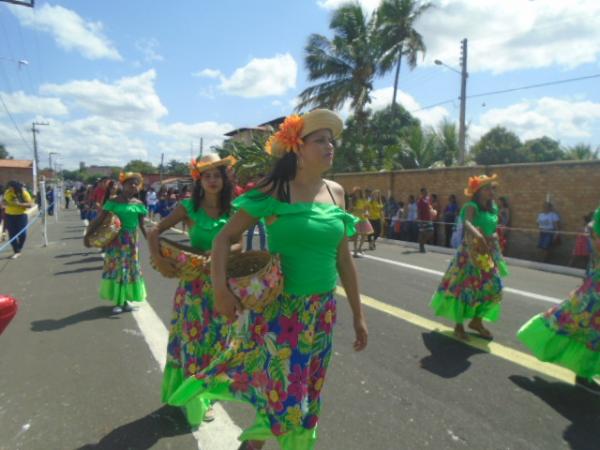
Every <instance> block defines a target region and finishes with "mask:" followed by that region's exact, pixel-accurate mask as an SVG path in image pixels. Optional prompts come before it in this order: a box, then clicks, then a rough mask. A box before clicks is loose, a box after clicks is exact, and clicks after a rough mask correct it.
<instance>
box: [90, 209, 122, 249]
mask: <svg viewBox="0 0 600 450" xmlns="http://www.w3.org/2000/svg"><path fill="white" fill-rule="evenodd" d="M105 214H106V215H105V216H104V219H102V222H101V223H100V225H98V227H97V228H96V230H94V232H93V233H88V234H86V238H87V240H88V242H89V244H90V245H91V246H92V247H98V248H104V247H106V246H107V245H108V244H110V243H111V242H112V241H113V240H114V239H115V238H116V237H117V235H118V234H119V231H121V219H119V216H117V215H116V214H114V213H112V212H108V211H106V212H105Z"/></svg>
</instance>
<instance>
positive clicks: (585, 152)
mask: <svg viewBox="0 0 600 450" xmlns="http://www.w3.org/2000/svg"><path fill="white" fill-rule="evenodd" d="M598 153H600V147H598V148H597V149H596V150H592V147H591V146H590V145H588V144H577V145H575V146H573V147H569V149H568V150H567V151H566V153H565V159H576V160H579V161H589V160H592V159H598Z"/></svg>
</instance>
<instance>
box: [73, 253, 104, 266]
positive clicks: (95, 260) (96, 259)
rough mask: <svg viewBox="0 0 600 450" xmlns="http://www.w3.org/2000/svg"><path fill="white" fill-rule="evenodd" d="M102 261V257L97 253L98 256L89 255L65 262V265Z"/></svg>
mask: <svg viewBox="0 0 600 450" xmlns="http://www.w3.org/2000/svg"><path fill="white" fill-rule="evenodd" d="M100 261H104V258H103V257H102V256H101V255H100V254H98V256H89V257H87V258H83V259H79V260H77V261H69V262H66V263H65V266H72V265H74V264H83V263H88V262H100Z"/></svg>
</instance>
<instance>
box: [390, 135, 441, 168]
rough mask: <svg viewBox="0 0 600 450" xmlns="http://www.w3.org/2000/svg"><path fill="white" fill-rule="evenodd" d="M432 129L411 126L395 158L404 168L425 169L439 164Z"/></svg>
mask: <svg viewBox="0 0 600 450" xmlns="http://www.w3.org/2000/svg"><path fill="white" fill-rule="evenodd" d="M436 144H437V142H436V134H435V132H434V131H433V130H423V128H422V127H420V126H415V127H411V128H410V129H409V130H408V132H407V133H406V136H404V137H403V138H402V142H401V143H400V146H399V149H398V150H399V151H398V152H397V157H396V160H397V161H398V162H399V163H400V165H401V166H402V167H403V168H405V169H425V168H428V167H431V166H434V165H439V164H440V157H439V154H438V149H437V145H436Z"/></svg>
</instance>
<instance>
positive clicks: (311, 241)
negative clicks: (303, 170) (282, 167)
mask: <svg viewBox="0 0 600 450" xmlns="http://www.w3.org/2000/svg"><path fill="white" fill-rule="evenodd" d="M233 205H234V206H235V207H236V208H237V209H241V210H244V211H245V212H246V213H248V214H249V215H251V216H252V217H255V218H257V219H258V218H267V221H266V222H267V238H268V242H269V251H270V252H271V253H276V254H279V255H280V257H281V268H282V271H283V276H284V290H285V292H287V293H289V294H294V295H310V294H321V293H324V292H329V291H331V290H333V289H334V288H335V286H336V283H337V253H338V247H339V245H340V243H341V242H342V239H343V238H344V235H347V236H353V235H354V234H355V233H356V223H358V219H357V218H356V217H354V216H353V215H352V214H349V213H347V212H346V211H344V210H343V209H342V208H340V207H339V206H337V205H333V204H329V203H307V202H303V203H293V204H291V203H286V202H281V201H279V200H276V199H275V198H273V197H271V196H270V195H265V194H264V193H262V192H260V191H259V190H256V189H255V190H252V191H249V192H247V193H245V194H244V195H241V196H240V197H238V198H236V199H235V200H234V201H233Z"/></svg>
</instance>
